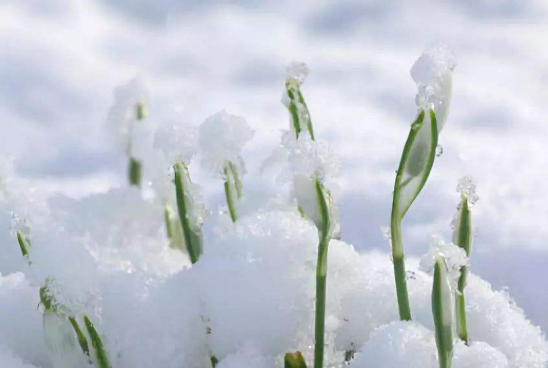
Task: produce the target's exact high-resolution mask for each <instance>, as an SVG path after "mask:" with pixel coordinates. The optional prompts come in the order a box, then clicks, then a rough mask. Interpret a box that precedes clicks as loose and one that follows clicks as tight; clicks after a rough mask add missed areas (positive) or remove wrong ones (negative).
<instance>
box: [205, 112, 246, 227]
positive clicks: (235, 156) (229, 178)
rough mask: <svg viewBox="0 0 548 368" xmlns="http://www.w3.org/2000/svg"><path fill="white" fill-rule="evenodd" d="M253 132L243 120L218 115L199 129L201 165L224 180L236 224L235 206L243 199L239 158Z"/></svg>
mask: <svg viewBox="0 0 548 368" xmlns="http://www.w3.org/2000/svg"><path fill="white" fill-rule="evenodd" d="M253 134H254V132H253V130H251V128H250V127H249V125H248V124H247V122H246V120H245V119H244V118H243V117H240V116H236V115H230V114H228V113H227V112H226V111H224V110H223V111H220V112H218V113H217V114H215V115H212V116H210V117H208V118H207V119H206V120H205V121H204V122H203V123H202V125H201V126H200V130H199V142H200V149H201V153H202V165H203V166H204V167H206V168H207V169H209V170H211V171H213V172H214V173H216V174H218V175H220V176H221V177H222V178H223V179H224V182H225V183H224V189H225V197H226V201H227V204H228V210H229V214H230V218H231V219H232V221H233V222H236V220H237V218H238V216H237V210H236V206H237V204H238V201H239V200H240V199H241V197H242V182H241V177H242V175H243V174H244V173H245V166H244V161H243V160H242V158H241V156H240V152H241V150H242V148H243V146H244V145H245V144H246V143H247V142H249V141H250V140H251V138H253Z"/></svg>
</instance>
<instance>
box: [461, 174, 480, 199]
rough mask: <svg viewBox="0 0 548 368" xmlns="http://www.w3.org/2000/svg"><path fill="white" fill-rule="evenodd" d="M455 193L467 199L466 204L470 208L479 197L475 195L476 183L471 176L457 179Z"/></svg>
mask: <svg viewBox="0 0 548 368" xmlns="http://www.w3.org/2000/svg"><path fill="white" fill-rule="evenodd" d="M457 192H459V193H460V195H461V196H462V197H463V198H468V204H470V205H471V206H473V205H474V204H475V203H476V202H477V201H478V200H479V196H478V195H477V193H476V182H475V180H474V178H473V177H471V176H464V177H462V178H460V179H459V182H458V184H457Z"/></svg>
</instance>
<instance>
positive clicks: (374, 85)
mask: <svg viewBox="0 0 548 368" xmlns="http://www.w3.org/2000/svg"><path fill="white" fill-rule="evenodd" d="M547 36H548V3H546V2H545V1H543V0H536V1H535V0H524V1H519V2H518V1H511V0H499V1H495V0H476V1H472V0H466V1H462V0H452V1H445V2H436V3H434V2H431V1H426V0H424V1H413V2H411V1H404V0H400V1H396V0H394V1H390V0H389V1H386V0H366V1H336V2H335V1H308V2H294V1H288V0H278V1H274V0H269V1H251V0H247V1H241V2H238V4H237V3H236V2H235V1H215V0H208V1H193V0H188V1H172V0H158V1H154V2H150V1H144V0H135V1H129V0H126V1H123V0H120V1H106V0H105V1H96V2H91V1H87V2H84V1H71V2H67V1H62V0H51V1H47V2H43V1H38V0H36V1H31V0H29V1H16V0H4V1H2V2H1V4H0V44H1V45H2V48H1V49H0V132H1V133H0V153H1V154H3V155H6V154H7V155H11V156H13V157H15V159H16V162H17V165H18V170H19V174H20V175H22V176H24V177H27V178H28V179H30V180H32V181H33V182H34V183H36V184H37V185H40V186H42V187H43V188H46V189H48V190H49V191H51V192H54V191H60V192H62V193H65V194H67V195H69V196H74V197H79V196H82V195H84V194H87V193H91V192H103V191H106V190H107V189H108V188H110V187H115V186H123V185H126V184H125V170H126V168H125V165H126V159H125V157H124V156H123V155H122V154H120V153H119V151H118V150H117V148H116V147H114V146H113V145H112V144H111V143H110V141H109V140H108V139H107V135H108V130H107V129H106V127H105V124H106V119H107V113H108V108H109V107H110V105H111V103H112V100H113V89H114V88H115V87H116V86H118V85H120V84H123V83H125V82H127V81H128V80H129V79H131V78H133V77H135V76H138V77H140V78H142V79H143V80H144V81H145V82H146V84H147V86H148V88H149V89H150V91H151V96H152V101H151V104H150V105H151V108H154V109H156V110H157V111H155V113H156V114H159V115H161V114H163V113H164V112H165V114H166V115H169V116H177V118H178V119H180V121H181V122H189V123H191V124H194V125H198V124H199V123H201V122H202V121H203V120H204V119H205V118H206V117H207V116H209V115H210V114H212V113H214V112H216V111H219V110H221V109H223V108H226V109H227V110H228V111H229V112H231V113H233V114H237V115H242V116H245V117H246V118H247V120H248V122H249V124H250V125H251V126H252V128H253V129H255V131H256V134H255V137H254V140H253V141H252V142H251V143H250V144H249V145H248V146H246V148H245V149H244V152H243V154H244V159H245V160H246V163H247V167H248V172H249V174H248V175H247V176H246V178H245V183H244V184H245V186H246V188H247V189H246V190H253V191H258V192H261V191H264V192H265V193H271V192H273V191H274V190H275V189H276V187H275V173H269V172H266V173H265V174H263V175H261V174H260V167H261V164H262V162H263V160H264V159H266V158H267V157H268V156H269V154H270V152H271V151H272V148H274V147H275V146H276V145H277V144H278V143H279V140H280V130H281V129H284V128H287V127H288V116H287V112H286V110H285V108H284V107H283V106H282V105H281V103H280V98H281V92H282V88H283V80H284V71H285V66H286V65H287V64H288V63H289V62H291V61H292V60H302V61H305V62H307V63H308V65H309V67H310V68H311V75H310V77H309V78H308V80H307V81H306V84H305V85H304V86H303V92H304V94H305V96H306V98H307V102H308V105H309V107H310V109H311V113H312V119H313V121H314V129H315V131H316V135H317V136H318V137H321V138H324V139H326V140H328V141H330V142H331V144H332V145H333V148H334V150H335V151H336V152H337V153H338V154H339V156H340V157H341V159H342V170H341V173H342V176H341V178H340V180H339V184H340V189H341V190H340V193H341V195H340V197H339V201H338V203H339V207H340V208H339V212H340V217H341V227H342V237H343V239H344V240H345V241H347V242H349V243H353V244H354V245H355V246H356V247H357V249H362V250H365V249H382V250H387V249H388V248H387V247H388V244H387V241H386V240H385V239H384V238H383V236H382V233H381V231H380V230H379V229H380V227H382V226H386V225H388V222H389V214H390V205H391V191H392V186H393V181H394V175H395V172H394V171H395V169H396V167H397V164H398V161H399V158H400V154H401V150H402V148H403V144H404V142H405V139H406V137H407V134H408V130H409V125H410V123H411V120H412V119H413V117H414V114H415V111H416V110H415V109H416V108H415V104H414V96H415V93H416V87H415V84H414V83H413V81H412V80H411V77H410V75H409V69H410V68H411V65H412V64H413V62H414V61H415V60H416V59H417V57H418V56H419V55H420V53H421V52H422V50H423V48H424V47H425V46H427V45H431V44H433V43H438V42H442V43H443V44H445V45H448V46H449V47H450V48H451V49H452V50H453V51H454V52H455V54H456V55H457V58H458V66H457V68H456V69H455V75H454V99H453V105H452V111H451V113H450V116H449V120H448V123H447V125H446V127H445V128H444V131H443V133H442V134H441V141H440V142H441V145H442V146H443V151H444V153H443V155H442V156H441V157H439V158H438V159H437V160H436V163H435V166H434V169H433V173H432V175H431V178H430V180H429V182H428V184H427V186H426V188H425V190H424V191H423V193H422V194H421V196H420V197H419V198H418V200H417V201H416V202H415V204H414V206H413V208H412V209H411V211H410V212H409V214H408V215H407V216H406V220H405V224H404V239H405V240H406V249H407V252H408V253H409V254H410V255H421V254H423V253H425V252H426V250H427V249H428V245H429V243H430V235H431V234H442V235H444V236H445V237H446V238H449V236H450V231H451V229H450V222H451V219H452V216H453V213H454V211H455V207H456V205H457V202H458V194H457V193H456V190H455V189H456V185H457V180H458V179H459V178H460V177H462V176H463V175H468V174H469V175H472V176H474V177H475V179H476V181H477V183H478V193H479V195H480V197H481V200H480V201H479V202H478V204H477V205H476V208H475V224H476V226H477V227H478V235H477V238H476V242H475V249H474V251H473V256H472V271H473V272H474V273H476V274H479V275H480V276H482V277H483V278H485V279H487V280H488V281H490V282H491V283H492V284H493V286H494V287H495V288H499V289H500V288H503V287H508V289H509V291H510V293H511V295H512V296H513V297H514V298H515V299H516V301H517V303H518V305H520V306H521V307H522V308H524V309H525V311H526V313H527V315H528V316H529V317H530V318H531V319H532V320H533V322H534V323H536V324H540V325H541V326H542V327H543V329H544V331H548V307H547V306H548V292H547V291H546V287H545V280H546V279H548V267H546V264H547V263H548V246H547V244H546V241H547V240H548V210H547V207H548V191H547V190H546V188H547V185H546V182H545V180H543V179H544V178H545V177H546V172H547V170H548V169H547V168H548V153H546V150H545V147H546V145H547V142H548V124H546V117H545V114H544V110H545V107H546V105H547V103H548V99H547V96H548V94H547V90H548V88H547V86H548V50H547V49H546V46H545V40H546V37H547ZM196 181H198V182H199V183H200V184H201V185H203V186H204V189H205V195H206V197H207V198H209V200H208V201H209V203H215V202H218V203H221V202H222V197H221V193H220V190H221V189H222V187H221V186H220V185H217V184H218V183H216V182H215V181H212V180H210V178H209V176H207V175H204V176H200V174H198V176H197V177H196ZM213 208H215V207H214V206H213Z"/></svg>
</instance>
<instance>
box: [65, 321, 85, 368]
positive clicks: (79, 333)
mask: <svg viewBox="0 0 548 368" xmlns="http://www.w3.org/2000/svg"><path fill="white" fill-rule="evenodd" d="M68 320H69V322H70V324H71V325H72V329H73V330H74V332H75V333H76V337H77V338H78V344H80V348H81V349H82V352H83V353H84V355H86V356H87V357H88V358H89V357H90V354H89V345H88V339H87V338H86V335H84V332H82V330H81V329H80V325H78V322H77V321H76V319H75V318H74V317H69V319H68Z"/></svg>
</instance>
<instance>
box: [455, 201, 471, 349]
mask: <svg viewBox="0 0 548 368" xmlns="http://www.w3.org/2000/svg"><path fill="white" fill-rule="evenodd" d="M457 231H458V236H457V246H459V247H461V248H462V249H464V251H465V252H466V256H467V257H470V254H471V250H472V216H471V214H470V208H469V206H468V199H467V198H466V197H465V198H463V199H462V202H461V204H460V208H459V222H458V228H457ZM460 271H461V274H460V277H459V283H458V291H457V292H456V293H455V310H456V317H457V334H458V336H459V338H460V339H461V340H462V341H464V343H465V344H466V345H468V328H467V326H466V304H465V300H464V288H465V287H466V279H467V277H468V267H467V266H463V267H462V268H461V270H460Z"/></svg>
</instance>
